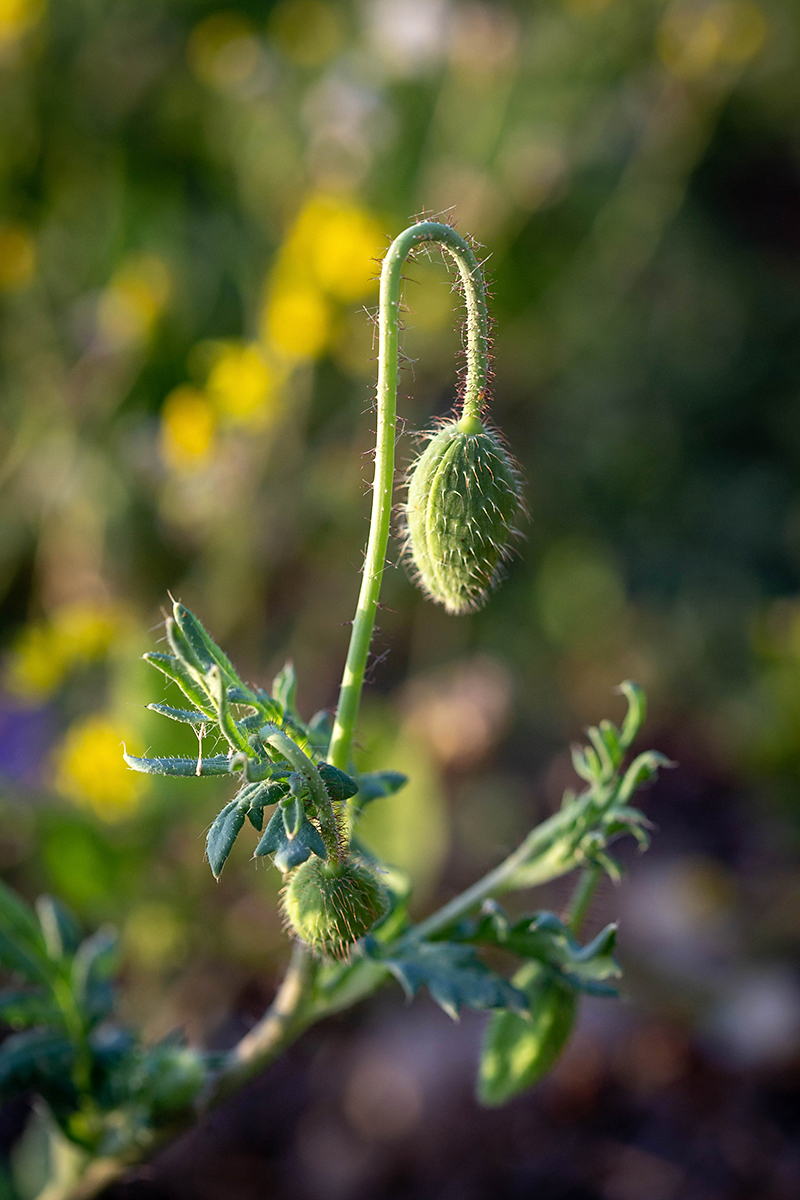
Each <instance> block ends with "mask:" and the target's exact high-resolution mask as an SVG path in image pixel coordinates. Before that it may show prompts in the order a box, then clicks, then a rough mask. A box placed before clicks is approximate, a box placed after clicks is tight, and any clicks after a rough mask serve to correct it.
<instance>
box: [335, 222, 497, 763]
mask: <svg viewBox="0 0 800 1200" xmlns="http://www.w3.org/2000/svg"><path fill="white" fill-rule="evenodd" d="M422 242H436V243H438V244H439V245H440V246H442V247H443V248H444V249H445V250H447V251H448V253H449V254H451V255H452V257H453V258H454V259H455V261H456V264H457V265H458V270H459V274H460V276H461V281H462V284H463V286H464V296H465V299H466V305H467V377H466V382H465V386H464V399H463V403H462V410H461V419H462V420H464V421H469V422H474V421H478V420H480V414H481V412H482V410H483V406H484V402H485V397H486V387H487V383H488V375H489V353H488V340H489V339H488V325H489V320H488V316H487V311H486V296H485V289H484V283H483V275H482V273H481V268H480V264H479V263H478V260H477V259H476V258H475V255H474V254H473V252H472V250H471V249H470V247H469V245H468V244H467V243H466V242H465V241H464V239H463V238H462V237H461V236H460V235H459V234H458V233H456V231H455V229H452V228H451V227H450V226H449V225H441V224H439V223H438V222H437V221H420V222H419V223H418V224H416V225H412V226H411V227H410V228H409V229H406V230H405V231H404V232H403V233H401V234H400V235H399V237H397V238H395V240H394V241H393V242H392V244H391V246H390V247H389V251H388V253H387V255H386V258H385V259H384V260H383V269H382V270H381V291H380V310H379V325H380V342H379V349H378V391H377V406H378V428H377V440H376V446H375V476H374V480H373V485H372V515H371V519H370V531H369V541H368V542H367V553H366V557H365V559H364V571H363V575H362V578H361V590H360V592H359V596H358V605H357V607H356V615H355V618H354V620H353V627H352V632H351V635H350V646H349V649H348V652H347V661H346V663H345V668H344V674H343V676H342V684H341V689H340V692H339V706H338V709H337V711H336V721H335V723H334V727H333V734H332V736H331V743H330V748H329V751H328V758H329V761H330V762H332V763H333V765H334V766H336V767H339V768H340V769H342V770H347V767H348V764H349V761H350V749H351V746H352V742H353V735H354V732H355V725H356V720H357V719H358V709H359V704H360V701H361V691H362V688H363V686H364V672H365V671H366V667H367V658H368V657H369V648H370V645H371V643H372V635H373V631H374V629H375V614H376V612H377V608H378V598H379V596H380V590H381V581H382V579H383V572H384V568H385V565H386V549H387V546H388V544H389V525H390V521H391V513H392V493H393V488H394V447H395V439H396V430H397V379H398V372H399V336H400V285H401V282H402V271H403V264H404V263H405V261H406V259H407V258H408V256H409V254H410V253H411V251H412V250H413V249H414V247H415V246H418V245H420V243H422Z"/></svg>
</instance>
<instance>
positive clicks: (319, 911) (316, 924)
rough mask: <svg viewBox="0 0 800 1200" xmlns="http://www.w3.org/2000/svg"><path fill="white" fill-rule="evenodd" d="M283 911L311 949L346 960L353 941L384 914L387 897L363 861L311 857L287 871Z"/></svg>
mask: <svg viewBox="0 0 800 1200" xmlns="http://www.w3.org/2000/svg"><path fill="white" fill-rule="evenodd" d="M283 910H284V913H285V914H286V919H287V921H288V924H289V927H290V928H291V929H292V931H293V932H294V933H295V934H296V935H297V937H299V938H300V940H301V941H303V942H305V943H306V945H307V946H310V947H311V949H312V950H314V951H316V952H317V953H318V954H321V955H324V956H325V957H328V958H338V959H346V958H347V957H348V956H349V953H350V949H351V947H352V945H353V943H354V942H357V941H358V939H359V938H361V937H363V936H364V934H366V933H369V931H370V929H371V928H372V926H373V925H374V924H375V923H376V921H379V920H380V919H381V917H384V916H386V913H387V912H388V910H389V896H388V893H387V891H386V889H385V887H384V886H383V884H382V883H381V882H380V880H379V879H378V877H377V875H376V874H375V872H374V871H373V870H372V868H371V867H368V866H367V865H366V863H363V862H359V861H358V860H357V859H353V858H349V859H347V860H346V861H345V862H343V863H336V862H331V861H330V860H328V861H326V862H323V861H322V859H320V858H317V857H316V856H312V857H311V858H309V859H308V860H307V861H306V862H304V863H303V864H302V866H300V867H298V868H297V870H296V871H293V872H292V874H291V875H290V877H289V882H288V883H287V885H286V887H285V889H284V892H283Z"/></svg>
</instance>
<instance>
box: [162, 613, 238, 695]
mask: <svg viewBox="0 0 800 1200" xmlns="http://www.w3.org/2000/svg"><path fill="white" fill-rule="evenodd" d="M172 615H173V617H174V619H175V623H176V625H177V626H178V628H179V629H180V631H181V633H182V634H183V636H184V638H185V639H186V642H187V644H188V645H189V646H190V647H191V650H192V653H193V654H194V656H195V658H196V660H197V661H198V663H199V664H200V666H201V668H202V670H203V671H204V672H207V671H208V669H209V667H211V666H217V667H218V668H219V670H220V671H221V673H222V675H223V677H224V678H225V680H226V682H227V683H229V684H231V685H232V686H234V687H241V686H242V681H241V680H240V678H239V676H238V674H237V672H236V670H235V668H234V666H233V663H232V662H231V660H230V659H229V658H228V656H227V654H225V652H224V651H223V650H221V649H220V648H219V646H218V645H217V643H216V642H215V641H214V639H213V638H212V637H211V635H210V634H209V633H208V631H207V630H206V629H205V628H204V626H203V625H202V624H201V622H200V621H199V620H198V619H197V617H196V616H195V615H194V613H193V612H191V611H190V610H189V609H188V608H185V607H184V605H183V604H179V603H178V601H175V602H174V603H173V606H172Z"/></svg>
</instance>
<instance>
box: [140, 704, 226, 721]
mask: <svg viewBox="0 0 800 1200" xmlns="http://www.w3.org/2000/svg"><path fill="white" fill-rule="evenodd" d="M147 707H148V708H149V709H150V711H151V712H155V713H158V714H159V715H160V716H162V717H169V719H170V720H171V721H180V722H182V723H183V724H184V725H196V726H200V725H208V723H209V721H210V720H211V718H210V717H207V716H206V715H205V713H201V712H197V711H195V710H194V709H191V710H190V709H186V708H172V707H170V705H169V704H148V706H147Z"/></svg>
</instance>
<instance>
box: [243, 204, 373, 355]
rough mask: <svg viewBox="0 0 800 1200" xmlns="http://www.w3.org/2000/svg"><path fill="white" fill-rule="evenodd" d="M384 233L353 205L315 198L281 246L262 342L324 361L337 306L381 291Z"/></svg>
mask: <svg viewBox="0 0 800 1200" xmlns="http://www.w3.org/2000/svg"><path fill="white" fill-rule="evenodd" d="M384 240H385V239H384V238H383V234H382V231H381V227H380V225H379V223H378V222H377V220H376V219H375V218H374V217H373V216H372V215H371V214H370V213H369V212H367V211H366V210H365V209H363V208H361V207H359V206H358V205H356V204H355V203H353V202H352V201H349V200H346V199H343V198H341V197H338V196H329V195H314V196H311V197H310V198H309V199H308V200H307V201H306V203H305V204H304V205H303V207H302V209H301V210H300V212H299V213H298V215H297V218H296V220H295V222H294V224H293V225H292V228H291V229H290V230H289V233H288V235H287V237H286V240H285V242H284V244H283V246H282V247H281V250H280V253H279V254H278V259H277V262H276V264H275V268H274V270H273V272H272V275H271V277H270V280H269V283H268V287H267V301H266V304H265V307H264V313H263V319H262V339H263V341H264V344H265V345H266V347H267V349H268V351H273V352H275V353H276V355H277V356H278V357H280V356H284V357H286V358H288V359H295V360H298V359H300V360H302V359H309V358H318V357H319V356H320V355H321V354H322V353H324V351H325V350H327V349H328V347H329V346H330V342H331V335H332V332H333V310H332V305H331V302H334V303H336V304H341V303H352V302H353V301H355V300H360V299H363V298H365V297H366V296H368V295H369V294H370V292H372V291H374V290H375V288H376V287H377V274H378V268H377V264H376V261H375V260H376V259H377V258H378V257H379V256H380V254H381V251H382V248H383V243H384Z"/></svg>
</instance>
